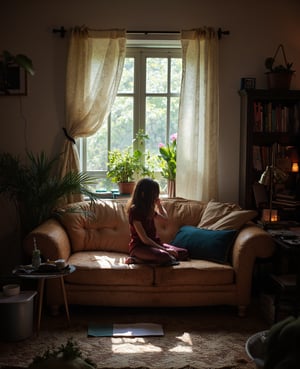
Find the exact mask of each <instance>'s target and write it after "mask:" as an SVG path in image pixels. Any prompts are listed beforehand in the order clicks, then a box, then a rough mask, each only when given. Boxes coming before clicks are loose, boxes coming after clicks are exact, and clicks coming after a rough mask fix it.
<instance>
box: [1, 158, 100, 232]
mask: <svg viewBox="0 0 300 369" xmlns="http://www.w3.org/2000/svg"><path fill="white" fill-rule="evenodd" d="M57 160H58V157H56V158H54V159H49V158H48V157H47V155H46V154H45V152H43V151H42V152H41V153H39V154H37V155H34V154H33V153H32V152H27V164H24V163H23V162H22V161H21V159H20V158H19V157H18V156H14V155H13V154H10V153H7V152H4V153H1V154H0V194H3V195H5V196H7V197H8V198H9V200H11V201H12V202H13V203H14V204H15V206H16V208H17V211H18V214H19V219H20V225H21V233H22V236H24V235H26V234H27V233H28V232H30V231H31V230H32V229H34V228H35V227H37V226H38V225H39V224H41V223H43V222H44V221H45V220H47V219H49V218H50V217H51V216H52V214H53V212H54V210H55V208H56V207H57V206H58V205H60V203H61V202H67V201H66V200H67V197H68V196H69V195H72V194H82V195H85V196H87V197H88V198H89V199H90V200H91V201H92V202H93V201H94V200H95V199H96V198H97V195H96V194H95V193H93V192H91V191H90V190H89V189H88V186H89V185H90V184H92V183H93V182H94V179H93V178H91V177H89V176H88V175H87V174H85V173H81V172H69V173H67V174H66V175H65V176H64V177H63V178H60V177H59V176H58V175H57V174H55V165H56V162H57Z"/></svg>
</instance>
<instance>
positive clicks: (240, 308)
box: [238, 305, 247, 318]
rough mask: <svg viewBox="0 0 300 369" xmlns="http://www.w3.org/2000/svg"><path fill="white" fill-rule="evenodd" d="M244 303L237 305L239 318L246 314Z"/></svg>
mask: <svg viewBox="0 0 300 369" xmlns="http://www.w3.org/2000/svg"><path fill="white" fill-rule="evenodd" d="M246 309H247V307H246V305H239V306H238V316H239V317H240V318H244V317H245V316H246Z"/></svg>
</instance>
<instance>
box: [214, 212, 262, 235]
mask: <svg viewBox="0 0 300 369" xmlns="http://www.w3.org/2000/svg"><path fill="white" fill-rule="evenodd" d="M256 216H257V211H255V210H234V211H232V212H231V213H229V214H227V215H225V216H224V217H223V218H221V219H219V220H218V221H217V222H216V223H214V224H212V225H210V226H208V228H207V229H211V230H226V229H227V230H228V229H235V230H238V229H240V228H242V226H243V225H244V224H246V223H247V222H249V221H250V220H252V219H254V218H255V217H256Z"/></svg>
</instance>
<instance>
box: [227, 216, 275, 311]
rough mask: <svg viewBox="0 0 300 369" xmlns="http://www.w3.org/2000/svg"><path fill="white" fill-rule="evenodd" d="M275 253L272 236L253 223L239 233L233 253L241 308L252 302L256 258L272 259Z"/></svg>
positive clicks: (233, 264)
mask: <svg viewBox="0 0 300 369" xmlns="http://www.w3.org/2000/svg"><path fill="white" fill-rule="evenodd" d="M273 252H274V243H273V240H272V237H271V235H270V234H269V233H268V232H266V231H265V230H263V229H262V228H260V227H258V226H257V225H255V224H253V223H248V224H246V225H245V226H244V227H243V228H242V229H241V230H240V232H239V234H238V236H237V238H236V240H235V243H234V246H233V251H232V266H233V268H234V270H235V278H236V285H237V294H238V300H239V305H240V306H246V305H248V304H249V302H250V297H251V285H252V276H253V268H254V263H255V260H256V258H270V257H271V256H272V254H273Z"/></svg>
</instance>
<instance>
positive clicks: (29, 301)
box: [0, 291, 37, 341]
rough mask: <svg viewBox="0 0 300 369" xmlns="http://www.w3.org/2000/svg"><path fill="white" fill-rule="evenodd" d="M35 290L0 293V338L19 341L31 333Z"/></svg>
mask: <svg viewBox="0 0 300 369" xmlns="http://www.w3.org/2000/svg"><path fill="white" fill-rule="evenodd" d="M36 294H37V292H36V291H21V292H20V293H19V294H18V295H15V296H8V297H7V296H5V295H4V294H3V293H0V339H1V340H2V341H20V340H24V339H25V338H28V337H30V336H31V335H32V333H33V311H34V297H35V295H36Z"/></svg>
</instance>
